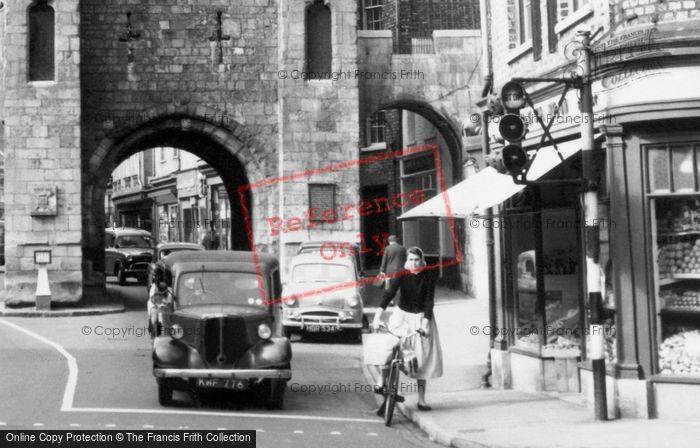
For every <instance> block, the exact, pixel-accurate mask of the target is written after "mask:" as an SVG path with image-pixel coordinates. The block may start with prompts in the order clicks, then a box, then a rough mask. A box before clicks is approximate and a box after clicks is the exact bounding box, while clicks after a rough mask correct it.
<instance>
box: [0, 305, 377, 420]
mask: <svg viewBox="0 0 700 448" xmlns="http://www.w3.org/2000/svg"><path fill="white" fill-rule="evenodd" d="M0 323H2V324H5V325H7V326H8V327H11V328H14V329H15V330H17V331H21V332H22V333H25V334H27V335H29V336H31V337H33V338H34V339H36V340H38V341H41V342H43V343H45V344H46V345H49V346H51V347H53V348H54V349H56V350H57V351H58V352H59V353H60V354H61V355H63V357H64V358H66V361H67V362H68V381H66V389H65V390H64V391H63V401H62V403H61V411H62V412H88V413H95V412H102V413H115V414H162V415H204V416H220V417H238V418H260V419H279V420H309V421H331V422H352V423H374V424H381V423H382V421H381V420H378V419H368V418H349V417H326V416H322V415H284V414H282V415H280V414H255V413H246V412H208V411H188V410H185V409H182V410H180V409H129V408H74V407H73V398H74V397H75V389H76V387H77V384H78V363H77V362H76V360H75V358H74V357H73V355H71V354H70V353H68V351H67V350H66V349H64V348H63V347H62V346H61V345H59V344H57V343H55V342H53V341H51V340H49V339H46V338H45V337H43V336H41V335H38V334H36V333H34V332H33V331H30V330H27V329H26V328H23V327H20V326H19V325H16V324H13V323H11V322H8V321H6V320H4V319H0ZM178 429H189V427H187V426H185V427H181V428H178Z"/></svg>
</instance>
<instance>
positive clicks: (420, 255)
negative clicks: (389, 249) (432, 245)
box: [406, 246, 425, 264]
mask: <svg viewBox="0 0 700 448" xmlns="http://www.w3.org/2000/svg"><path fill="white" fill-rule="evenodd" d="M406 254H407V255H408V254H413V255H418V258H420V260H421V261H422V262H423V264H425V257H424V256H423V251H422V250H421V248H420V247H418V246H411V247H409V248H408V249H407V250H406Z"/></svg>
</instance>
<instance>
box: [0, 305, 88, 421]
mask: <svg viewBox="0 0 700 448" xmlns="http://www.w3.org/2000/svg"><path fill="white" fill-rule="evenodd" d="M0 323H1V324H5V325H7V326H8V327H11V328H14V329H15V330H17V331H21V332H22V333H24V334H27V335H29V336H31V337H33V338H34V339H36V340H38V341H41V342H43V343H45V344H47V345H50V346H51V347H53V348H55V349H56V350H57V351H58V352H59V353H60V354H62V355H63V357H64V358H66V360H67V361H68V381H66V389H65V390H64V391H63V402H62V403H61V411H67V410H69V409H71V408H72V407H73V397H74V396H75V387H76V385H77V384H78V363H77V362H76V361H75V358H74V357H73V356H72V355H71V354H70V353H68V351H66V349H64V348H63V347H61V346H60V345H58V344H57V343H55V342H53V341H50V340H48V339H46V338H45V337H43V336H41V335H38V334H36V333H34V332H33V331H30V330H27V329H26V328H23V327H20V326H19V325H16V324H13V323H11V322H8V321H6V320H4V319H0Z"/></svg>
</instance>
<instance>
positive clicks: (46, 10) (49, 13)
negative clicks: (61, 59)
mask: <svg viewBox="0 0 700 448" xmlns="http://www.w3.org/2000/svg"><path fill="white" fill-rule="evenodd" d="M28 12H29V81H53V80H54V78H55V63H54V52H55V45H54V40H55V35H54V29H55V24H54V10H53V8H52V7H51V6H50V5H49V4H48V1H47V0H37V1H36V2H35V3H34V4H33V5H32V6H31V7H30V8H29V11H28Z"/></svg>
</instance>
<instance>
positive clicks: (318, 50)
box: [306, 0, 333, 79]
mask: <svg viewBox="0 0 700 448" xmlns="http://www.w3.org/2000/svg"><path fill="white" fill-rule="evenodd" d="M332 55H333V52H332V40H331V10H330V8H329V7H328V6H326V5H324V4H323V0H315V1H314V3H313V4H312V5H311V6H309V7H308V8H307V10H306V66H307V71H308V72H309V73H313V78H314V79H326V78H327V79H330V78H331V63H332ZM310 77H311V75H310Z"/></svg>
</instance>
